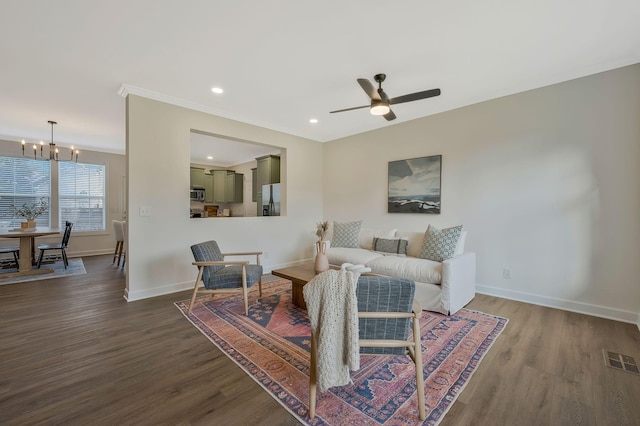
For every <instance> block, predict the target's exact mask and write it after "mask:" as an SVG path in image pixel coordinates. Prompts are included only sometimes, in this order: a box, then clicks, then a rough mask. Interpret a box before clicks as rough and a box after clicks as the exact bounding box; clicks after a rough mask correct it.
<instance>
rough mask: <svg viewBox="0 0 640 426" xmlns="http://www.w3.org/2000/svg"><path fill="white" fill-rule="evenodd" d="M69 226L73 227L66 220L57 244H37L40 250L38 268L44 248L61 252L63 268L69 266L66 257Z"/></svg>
mask: <svg viewBox="0 0 640 426" xmlns="http://www.w3.org/2000/svg"><path fill="white" fill-rule="evenodd" d="M71 228H73V223H72V222H69V221H67V222H66V223H65V228H64V235H63V236H62V242H60V243H58V244H40V245H39V246H38V250H40V256H39V257H38V269H40V264H42V258H43V257H44V252H45V251H46V250H60V251H61V252H62V261H63V262H64V269H67V266H69V259H68V258H67V251H66V249H67V246H68V245H69V237H71Z"/></svg>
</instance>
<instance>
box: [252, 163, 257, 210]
mask: <svg viewBox="0 0 640 426" xmlns="http://www.w3.org/2000/svg"><path fill="white" fill-rule="evenodd" d="M257 197H258V169H257V168H255V169H251V201H253V202H254V203H255V202H256V201H257V200H258V198H257Z"/></svg>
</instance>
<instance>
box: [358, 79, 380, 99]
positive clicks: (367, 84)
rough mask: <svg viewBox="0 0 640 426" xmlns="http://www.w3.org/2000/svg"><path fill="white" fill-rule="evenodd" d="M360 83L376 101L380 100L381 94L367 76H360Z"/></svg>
mask: <svg viewBox="0 0 640 426" xmlns="http://www.w3.org/2000/svg"><path fill="white" fill-rule="evenodd" d="M358 84H360V87H362V90H364V91H365V92H366V93H367V95H369V97H370V98H371V99H373V100H376V101H379V100H380V95H379V94H378V92H377V91H376V88H375V87H373V84H371V82H370V81H369V80H367V79H366V78H359V79H358Z"/></svg>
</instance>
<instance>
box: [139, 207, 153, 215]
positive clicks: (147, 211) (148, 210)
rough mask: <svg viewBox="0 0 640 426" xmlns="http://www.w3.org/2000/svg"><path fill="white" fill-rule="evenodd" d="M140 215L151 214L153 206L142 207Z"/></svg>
mask: <svg viewBox="0 0 640 426" xmlns="http://www.w3.org/2000/svg"><path fill="white" fill-rule="evenodd" d="M140 216H147V217H148V216H151V207H140Z"/></svg>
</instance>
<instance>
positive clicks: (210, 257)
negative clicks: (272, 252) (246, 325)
mask: <svg viewBox="0 0 640 426" xmlns="http://www.w3.org/2000/svg"><path fill="white" fill-rule="evenodd" d="M191 252H192V253H193V258H194V259H195V262H193V263H192V265H195V266H197V267H198V277H197V278H196V283H195V286H194V288H193V295H192V296H191V303H189V310H188V313H189V314H190V313H191V309H192V308H193V304H194V302H195V300H196V295H197V294H198V293H206V294H219V293H240V294H242V297H243V299H244V314H245V315H247V316H248V315H249V299H248V291H249V288H250V287H252V286H253V285H254V284H256V283H258V287H259V289H260V297H262V265H260V255H261V254H262V252H261V251H252V252H238V253H222V252H221V251H220V248H219V247H218V243H217V242H215V241H213V240H211V241H206V242H203V243H199V244H194V245H192V246H191ZM227 256H256V263H255V264H249V261H248V260H236V261H229V260H225V257H227ZM201 282H202V284H203V286H204V288H203V289H201V288H200V283H201Z"/></svg>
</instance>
